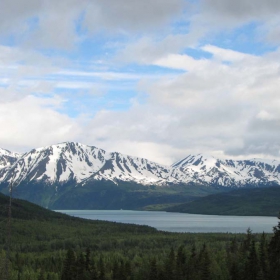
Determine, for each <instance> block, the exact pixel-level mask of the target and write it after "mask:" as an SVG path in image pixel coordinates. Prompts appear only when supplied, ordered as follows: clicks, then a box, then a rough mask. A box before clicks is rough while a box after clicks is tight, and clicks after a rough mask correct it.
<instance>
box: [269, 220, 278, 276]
mask: <svg viewBox="0 0 280 280" xmlns="http://www.w3.org/2000/svg"><path fill="white" fill-rule="evenodd" d="M278 219H280V215H279V216H278ZM273 233H274V235H273V237H272V238H271V240H270V243H269V265H270V268H269V270H270V271H269V277H270V279H271V280H274V279H280V221H279V222H278V225H277V226H275V227H274V228H273Z"/></svg>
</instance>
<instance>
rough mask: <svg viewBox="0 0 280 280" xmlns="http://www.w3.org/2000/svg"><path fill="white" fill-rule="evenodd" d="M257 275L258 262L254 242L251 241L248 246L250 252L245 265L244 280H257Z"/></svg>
mask: <svg viewBox="0 0 280 280" xmlns="http://www.w3.org/2000/svg"><path fill="white" fill-rule="evenodd" d="M258 275H259V260H258V256H257V251H256V244H255V241H254V240H252V242H251V246H250V252H249V255H248V258H247V261H246V264H245V274H244V279H245V280H257V278H258Z"/></svg>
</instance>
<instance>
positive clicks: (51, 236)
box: [0, 195, 280, 280]
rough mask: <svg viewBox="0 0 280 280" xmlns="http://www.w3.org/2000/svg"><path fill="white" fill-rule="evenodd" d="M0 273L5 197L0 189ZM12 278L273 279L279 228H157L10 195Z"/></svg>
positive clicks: (276, 274) (276, 268)
mask: <svg viewBox="0 0 280 280" xmlns="http://www.w3.org/2000/svg"><path fill="white" fill-rule="evenodd" d="M0 203H1V211H0V212H1V218H2V219H1V220H2V222H1V223H0V241H1V243H0V246H1V248H0V249H1V250H2V251H1V261H0V270H1V271H0V273H1V275H2V276H5V271H6V270H5V267H6V265H5V263H6V262H5V256H6V249H7V245H6V232H7V231H6V215H7V213H6V212H7V207H6V206H7V203H8V199H7V198H6V197H4V196H2V195H0ZM12 213H13V217H14V218H13V219H12V242H11V254H10V258H9V260H8V268H9V278H8V279H11V280H27V279H29V280H43V279H45V280H50V279H54V280H58V279H62V280H66V279H67V280H72V279H73V280H74V279H84V280H89V279H90V280H91V279H96V280H111V279H112V280H113V279H114V280H132V279H137V280H141V279H145V280H183V279H189V280H200V279H201V280H203V279H213V280H214V279H221V280H223V279H224V280H230V279H239V280H240V279H246V280H247V279H263V280H264V279H265V280H267V279H271V280H272V279H273V280H275V279H279V276H280V271H279V266H278V262H279V260H280V256H279V248H280V234H279V231H280V227H279V226H278V228H277V229H275V234H274V237H273V238H272V239H271V237H272V235H271V234H270V235H261V234H253V233H251V232H250V231H248V233H247V234H230V233H228V234H226V233H223V234H222V233H221V234H191V233H167V232H160V231H157V230H156V229H153V228H151V227H148V226H137V225H126V224H118V223H111V222H102V221H90V220H83V219H79V218H73V217H69V216H66V215H63V214H59V213H55V212H51V211H49V210H46V209H43V208H40V207H39V206H36V205H34V204H31V203H29V202H25V201H20V200H14V202H13V205H12Z"/></svg>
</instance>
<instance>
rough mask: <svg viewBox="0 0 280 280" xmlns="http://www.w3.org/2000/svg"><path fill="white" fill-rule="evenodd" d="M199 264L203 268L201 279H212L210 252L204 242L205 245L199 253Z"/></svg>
mask: <svg viewBox="0 0 280 280" xmlns="http://www.w3.org/2000/svg"><path fill="white" fill-rule="evenodd" d="M199 255H200V256H199V266H200V269H201V278H200V279H201V280H210V279H211V273H210V258H209V252H208V250H207V247H206V244H205V243H204V244H203V247H202V249H201V251H200V254H199Z"/></svg>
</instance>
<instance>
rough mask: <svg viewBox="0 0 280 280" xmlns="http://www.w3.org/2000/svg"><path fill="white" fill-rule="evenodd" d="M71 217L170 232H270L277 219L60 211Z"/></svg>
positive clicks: (130, 211) (183, 214)
mask: <svg viewBox="0 0 280 280" xmlns="http://www.w3.org/2000/svg"><path fill="white" fill-rule="evenodd" d="M58 212H61V213H65V214H68V215H71V216H75V217H80V218H85V219H90V220H103V221H111V222H119V223H129V224H138V225H148V226H152V227H154V228H156V229H159V230H164V231H170V232H232V233H245V232H246V230H247V229H248V228H250V229H251V230H252V231H253V233H257V232H272V228H273V227H274V226H276V225H277V224H278V219H277V218H276V217H256V216H218V215H198V214H185V213H169V212H162V211H132V210H59V211H58Z"/></svg>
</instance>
